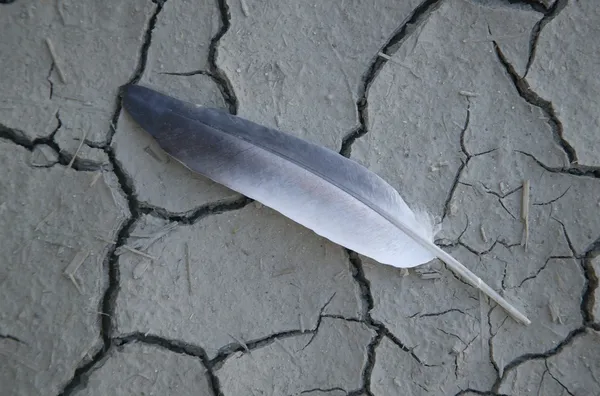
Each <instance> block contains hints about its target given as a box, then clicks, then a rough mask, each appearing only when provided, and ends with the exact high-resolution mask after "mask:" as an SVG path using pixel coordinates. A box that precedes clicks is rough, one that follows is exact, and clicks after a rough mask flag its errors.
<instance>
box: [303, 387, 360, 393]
mask: <svg viewBox="0 0 600 396" xmlns="http://www.w3.org/2000/svg"><path fill="white" fill-rule="evenodd" d="M334 391H339V392H344V393H345V394H346V395H348V392H347V391H346V390H345V389H342V388H340V387H335V388H326V389H323V388H312V389H307V390H303V391H302V392H300V393H299V394H300V395H303V394H305V393H311V392H321V393H329V392H334ZM295 395H296V394H295Z"/></svg>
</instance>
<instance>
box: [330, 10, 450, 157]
mask: <svg viewBox="0 0 600 396" xmlns="http://www.w3.org/2000/svg"><path fill="white" fill-rule="evenodd" d="M441 3H442V0H425V1H424V2H422V3H421V4H419V6H417V8H415V9H414V10H413V11H412V13H411V15H410V16H409V17H408V18H407V20H406V21H404V22H403V23H402V25H400V27H399V28H398V29H396V31H395V32H394V33H393V34H392V36H391V37H390V38H389V39H388V41H387V42H386V43H385V44H384V46H383V47H382V48H381V50H380V51H379V53H381V54H384V55H385V56H386V57H381V56H380V55H376V56H375V58H374V59H373V61H372V62H371V65H370V66H369V68H368V69H367V71H366V73H365V74H364V75H363V78H362V83H361V86H360V91H359V94H358V100H357V101H356V108H357V111H358V120H359V123H360V126H358V127H357V128H356V129H354V130H353V131H351V132H350V133H348V134H347V135H346V136H345V137H344V139H343V141H342V147H341V148H340V151H339V152H340V154H341V155H343V156H344V157H350V155H351V153H352V144H353V143H354V142H355V141H356V140H357V139H359V138H361V137H362V136H364V135H365V134H367V133H368V121H369V114H368V106H369V105H368V94H369V88H370V87H371V84H372V83H373V81H374V80H375V78H376V77H377V75H378V74H379V72H380V71H381V69H382V68H383V66H384V65H385V64H386V63H387V62H388V57H389V56H392V55H393V54H394V53H396V51H398V49H399V48H400V46H401V45H402V43H403V42H404V39H405V38H406V37H408V36H409V35H410V34H411V33H412V32H413V31H414V29H415V28H416V27H418V26H419V25H421V24H422V23H423V22H425V21H426V20H427V18H428V17H429V15H430V14H431V13H432V12H433V11H435V10H436V9H437V8H438V7H439V6H440V5H441Z"/></svg>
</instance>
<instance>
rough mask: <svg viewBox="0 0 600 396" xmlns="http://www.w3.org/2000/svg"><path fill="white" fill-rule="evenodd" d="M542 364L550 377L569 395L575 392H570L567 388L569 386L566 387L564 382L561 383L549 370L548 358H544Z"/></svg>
mask: <svg viewBox="0 0 600 396" xmlns="http://www.w3.org/2000/svg"><path fill="white" fill-rule="evenodd" d="M544 366H546V372H547V373H548V375H550V377H552V379H553V380H554V381H556V383H557V384H559V385H560V386H561V387H562V388H563V389H564V390H565V391H566V392H567V393H568V394H569V395H571V396H575V394H574V393H573V392H571V391H570V390H569V388H567V387H566V385H565V384H563V383H562V382H560V380H559V379H558V378H556V377H555V376H554V375H553V374H552V372H551V371H550V368H549V367H548V360H544Z"/></svg>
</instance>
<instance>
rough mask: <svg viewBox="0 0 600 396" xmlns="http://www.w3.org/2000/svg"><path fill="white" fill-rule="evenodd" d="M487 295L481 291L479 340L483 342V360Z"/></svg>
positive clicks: (483, 357) (483, 354)
mask: <svg viewBox="0 0 600 396" xmlns="http://www.w3.org/2000/svg"><path fill="white" fill-rule="evenodd" d="M484 298H485V295H484V294H483V292H482V291H481V290H480V291H479V339H480V340H481V359H482V360H485V352H484V351H485V337H484V336H483V333H484V332H485V326H484V323H485V322H484V320H485V300H484Z"/></svg>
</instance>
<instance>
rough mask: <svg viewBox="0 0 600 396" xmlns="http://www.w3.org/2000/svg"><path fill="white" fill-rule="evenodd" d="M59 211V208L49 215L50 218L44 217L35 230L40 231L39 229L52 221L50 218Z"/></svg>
mask: <svg viewBox="0 0 600 396" xmlns="http://www.w3.org/2000/svg"><path fill="white" fill-rule="evenodd" d="M58 207H59V208H60V202H59V204H58ZM57 211H58V208H56V209H54V210H53V211H52V212H50V213H49V214H48V216H46V217H44V218H43V219H42V220H40V222H39V223H37V225H36V226H35V228H34V229H33V230H34V231H39V229H40V228H41V227H42V225H44V223H45V222H47V221H48V220H49V219H50V217H52V216H53V215H54V214H55V213H56V212H57Z"/></svg>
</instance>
